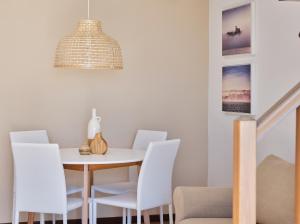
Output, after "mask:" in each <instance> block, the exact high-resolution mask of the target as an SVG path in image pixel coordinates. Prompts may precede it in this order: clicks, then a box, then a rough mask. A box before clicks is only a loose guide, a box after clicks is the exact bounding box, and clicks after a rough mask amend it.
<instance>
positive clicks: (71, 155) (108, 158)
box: [29, 148, 149, 224]
mask: <svg viewBox="0 0 300 224" xmlns="http://www.w3.org/2000/svg"><path fill="white" fill-rule="evenodd" d="M60 155H61V161H62V163H63V165H64V168H65V169H67V170H77V171H82V172H83V194H82V196H83V206H82V224H88V208H89V206H88V200H89V196H90V189H91V185H92V184H93V171H95V170H103V169H112V168H120V167H129V166H138V167H140V166H141V164H142V161H143V159H144V156H145V151H144V150H132V149H123V148H108V151H107V153H106V154H105V155H96V154H91V155H80V154H79V149H78V148H62V149H60ZM31 215H32V216H33V214H31ZM147 216H148V214H147ZM33 219H34V216H33V217H29V223H31V222H32V223H33ZM147 219H149V218H147Z"/></svg>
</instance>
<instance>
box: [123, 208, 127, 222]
mask: <svg viewBox="0 0 300 224" xmlns="http://www.w3.org/2000/svg"><path fill="white" fill-rule="evenodd" d="M122 224H126V208H123V217H122Z"/></svg>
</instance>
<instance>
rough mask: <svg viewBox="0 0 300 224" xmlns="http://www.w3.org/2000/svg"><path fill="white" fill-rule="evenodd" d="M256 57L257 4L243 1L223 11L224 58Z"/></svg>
mask: <svg viewBox="0 0 300 224" xmlns="http://www.w3.org/2000/svg"><path fill="white" fill-rule="evenodd" d="M252 55H255V2H253V1H249V0H248V1H243V2H240V3H239V4H234V5H229V6H227V7H224V8H223V9H222V56H223V57H225V58H228V57H240V56H252Z"/></svg>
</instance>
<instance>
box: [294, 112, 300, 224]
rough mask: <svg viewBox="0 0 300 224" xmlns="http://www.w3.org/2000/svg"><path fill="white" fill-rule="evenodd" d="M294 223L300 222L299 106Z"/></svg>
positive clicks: (299, 113) (298, 223) (297, 114)
mask: <svg viewBox="0 0 300 224" xmlns="http://www.w3.org/2000/svg"><path fill="white" fill-rule="evenodd" d="M295 158H296V162H295V164H296V165H295V169H296V170H295V173H296V176H295V183H296V186H295V194H296V195H295V223H296V224H300V107H298V108H297V112H296V157H295Z"/></svg>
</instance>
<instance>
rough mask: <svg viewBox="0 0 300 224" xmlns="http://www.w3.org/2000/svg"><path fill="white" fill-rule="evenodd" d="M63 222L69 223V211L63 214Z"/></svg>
mask: <svg viewBox="0 0 300 224" xmlns="http://www.w3.org/2000/svg"><path fill="white" fill-rule="evenodd" d="M63 224H68V216H67V213H64V214H63Z"/></svg>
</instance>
